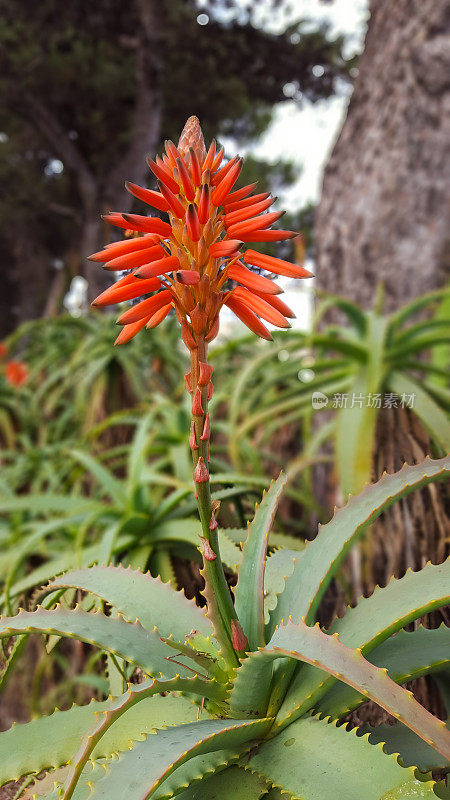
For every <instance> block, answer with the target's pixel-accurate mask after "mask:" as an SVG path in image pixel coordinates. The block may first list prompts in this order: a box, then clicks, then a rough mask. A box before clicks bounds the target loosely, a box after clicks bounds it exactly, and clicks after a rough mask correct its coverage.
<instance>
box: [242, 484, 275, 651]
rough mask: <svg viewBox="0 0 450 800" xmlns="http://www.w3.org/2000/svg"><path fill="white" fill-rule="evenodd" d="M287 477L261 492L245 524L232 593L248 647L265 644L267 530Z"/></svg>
mask: <svg viewBox="0 0 450 800" xmlns="http://www.w3.org/2000/svg"><path fill="white" fill-rule="evenodd" d="M286 480H287V477H286V475H283V474H282V475H280V477H279V478H278V479H277V480H276V481H274V482H273V483H272V484H271V486H270V488H269V490H268V491H267V492H265V493H263V497H262V500H261V503H260V504H259V505H258V506H256V508H255V516H254V517H253V520H252V522H251V523H249V525H248V536H247V539H246V541H245V543H244V547H243V551H242V561H241V564H240V567H239V577H238V583H237V586H236V589H235V592H234V595H235V606H236V612H237V615H238V618H239V621H240V623H241V625H242V628H243V631H244V633H245V635H246V636H247V639H248V643H249V647H250V649H251V650H256V648H257V647H260V646H262V645H264V567H265V562H266V553H267V542H268V536H269V531H270V528H271V526H272V522H273V518H274V516H275V512H276V509H277V506H278V502H279V499H280V495H281V492H282V491H283V487H284V486H285V484H286Z"/></svg>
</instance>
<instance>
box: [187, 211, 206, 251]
mask: <svg viewBox="0 0 450 800" xmlns="http://www.w3.org/2000/svg"><path fill="white" fill-rule="evenodd" d="M186 227H187V232H188V236H189V238H190V240H191V241H192V242H198V240H199V239H200V236H201V235H202V232H201V229H200V221H199V218H198V214H197V208H196V206H195V205H194V204H193V203H190V204H189V205H188V209H187V211H186Z"/></svg>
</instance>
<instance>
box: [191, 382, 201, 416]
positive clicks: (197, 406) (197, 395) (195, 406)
mask: <svg viewBox="0 0 450 800" xmlns="http://www.w3.org/2000/svg"><path fill="white" fill-rule="evenodd" d="M192 413H193V415H194V417H201V416H202V414H203V413H204V412H203V406H202V393H201V391H200V389H199V388H198V386H197V387H196V389H195V392H194V397H193V400H192Z"/></svg>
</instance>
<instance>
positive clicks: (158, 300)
mask: <svg viewBox="0 0 450 800" xmlns="http://www.w3.org/2000/svg"><path fill="white" fill-rule="evenodd" d="M171 297H172V293H171V291H170V289H163V291H162V292H158V294H154V295H153V296H152V297H148V298H147V300H142V302H140V303H138V304H137V305H136V306H132V307H131V308H129V309H128V311H125V312H124V313H123V314H121V316H120V317H119V319H118V320H117V322H118V324H119V325H128V324H129V323H130V322H137V321H138V320H140V319H143V317H147V319H148V318H149V317H151V316H152V315H153V314H156V312H157V311H159V309H160V308H162V307H163V306H166V305H167V304H168V303H169V301H170V302H171Z"/></svg>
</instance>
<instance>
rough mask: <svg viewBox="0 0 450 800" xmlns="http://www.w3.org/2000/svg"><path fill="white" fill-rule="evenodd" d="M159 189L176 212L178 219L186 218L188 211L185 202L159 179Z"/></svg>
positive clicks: (168, 204) (169, 206) (174, 212)
mask: <svg viewBox="0 0 450 800" xmlns="http://www.w3.org/2000/svg"><path fill="white" fill-rule="evenodd" d="M158 186H159V191H160V192H161V194H162V195H163V196H164V199H165V200H166V202H167V206H168V208H170V210H171V211H172V212H173V214H175V216H176V217H178V219H184V215H185V213H186V209H185V207H184V205H183V203H181V202H180V200H179V199H178V197H177V196H176V195H175V194H174V193H173V192H171V191H170V189H169V188H168V187H167V186H166V185H165V184H164V183H163V182H162V181H158Z"/></svg>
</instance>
